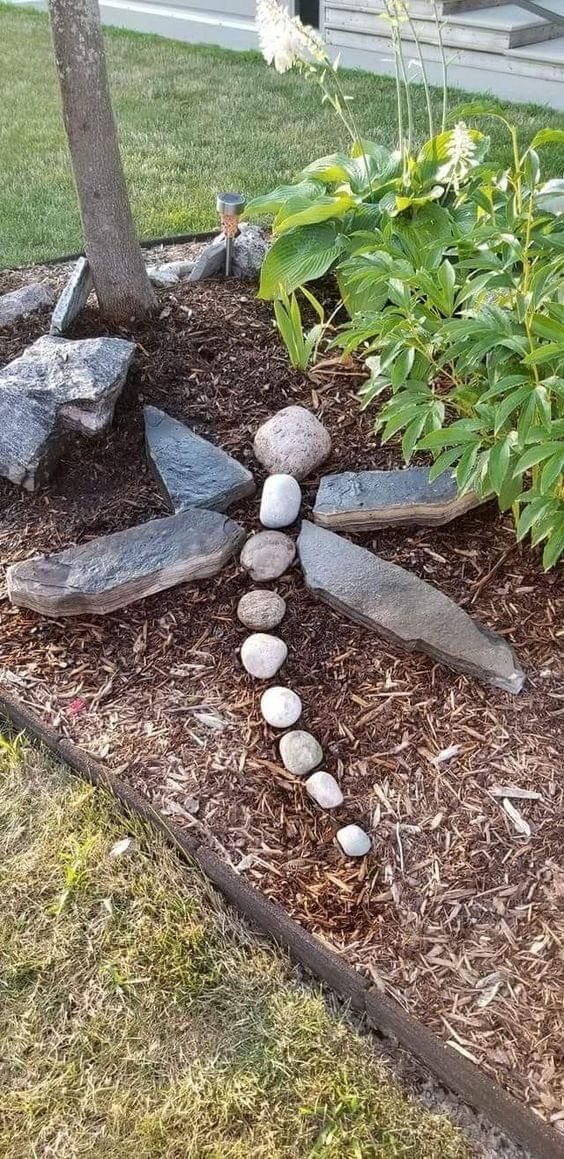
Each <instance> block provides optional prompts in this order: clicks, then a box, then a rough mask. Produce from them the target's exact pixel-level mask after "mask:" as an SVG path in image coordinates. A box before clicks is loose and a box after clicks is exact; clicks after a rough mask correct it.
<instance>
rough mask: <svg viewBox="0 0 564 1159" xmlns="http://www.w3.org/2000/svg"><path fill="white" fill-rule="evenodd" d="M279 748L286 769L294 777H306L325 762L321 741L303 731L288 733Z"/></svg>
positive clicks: (296, 730)
mask: <svg viewBox="0 0 564 1159" xmlns="http://www.w3.org/2000/svg"><path fill="white" fill-rule="evenodd" d="M279 748H280V756H281V758H282V764H283V765H284V768H285V769H287V770H288V772H289V773H292V775H293V776H294V777H306V776H307V774H308V773H311V771H312V769H315V768H316V766H317V765H320V764H321V762H322V760H323V749H322V748H321V745H320V744H319V741H317V740H316V739H315V737H314V736H312V734H311V733H310V732H305V731H304V730H303V729H299V728H298V729H294V730H293V731H292V732H287V733H286V734H285V735H284V736H283V737H282V739H281V741H280V745H279Z"/></svg>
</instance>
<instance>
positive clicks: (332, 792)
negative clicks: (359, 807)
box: [305, 769, 343, 832]
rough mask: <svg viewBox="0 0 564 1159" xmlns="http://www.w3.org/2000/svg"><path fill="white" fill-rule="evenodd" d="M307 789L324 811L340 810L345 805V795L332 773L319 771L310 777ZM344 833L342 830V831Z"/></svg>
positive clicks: (306, 785) (306, 784)
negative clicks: (340, 806)
mask: <svg viewBox="0 0 564 1159" xmlns="http://www.w3.org/2000/svg"><path fill="white" fill-rule="evenodd" d="M305 787H306V789H307V791H308V793H309V796H310V797H311V798H312V800H314V801H315V802H316V804H317V805H319V806H320V807H321V808H322V809H338V808H339V805H342V804H343V794H342V793H341V789H340V786H339V785H338V784H337V781H336V780H335V778H334V777H332V776H331V773H325V772H323V770H322V769H319V770H318V772H317V773H313V776H311V777H308V779H307V781H306V783H305ZM340 832H342V830H340Z"/></svg>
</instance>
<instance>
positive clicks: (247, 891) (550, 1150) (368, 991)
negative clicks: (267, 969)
mask: <svg viewBox="0 0 564 1159" xmlns="http://www.w3.org/2000/svg"><path fill="white" fill-rule="evenodd" d="M0 713H2V714H3V715H5V716H6V717H7V719H8V721H9V722H10V723H11V724H12V726H13V727H15V728H16V729H18V730H24V731H25V732H27V733H30V734H31V735H32V736H33V737H34V738H35V739H36V740H39V741H40V742H41V743H42V744H43V745H44V746H45V747H46V748H47V749H48V750H49V752H50V753H52V755H53V756H54V757H55V758H56V759H58V760H61V761H63V762H65V763H66V764H68V765H69V766H70V767H71V769H72V770H73V771H74V772H75V773H76V774H77V775H78V776H79V777H82V779H83V780H86V781H89V782H90V783H91V784H93V785H95V786H97V787H102V788H105V789H108V790H109V791H110V792H111V793H112V794H113V795H114V796H115V797H116V798H117V799H118V800H119V801H120V802H121V803H122V805H124V806H126V808H127V809H129V810H130V811H131V812H132V813H134V814H136V815H137V816H139V817H141V818H142V819H143V820H144V821H146V822H148V823H149V824H150V825H152V826H153V827H154V828H155V829H157V830H158V831H159V832H160V833H161V834H162V835H163V836H164V837H165V839H166V840H167V841H168V842H169V843H170V844H171V845H173V846H174V847H175V849H176V851H177V852H178V853H179V854H180V855H181V857H182V858H183V859H184V860H192V861H194V862H195V863H196V865H197V866H198V867H199V868H200V869H201V871H202V872H203V873H204V875H205V876H206V877H207V878H208V879H209V880H210V881H211V882H212V883H213V884H214V885H215V886H216V887H217V888H218V889H219V890H220V891H221V893H222V894H223V895H224V896H225V897H226V898H227V900H228V902H229V903H230V904H231V905H232V906H233V907H234V909H236V910H237V912H238V913H239V914H240V915H241V916H243V917H244V918H246V919H247V920H250V921H251V922H252V923H253V924H254V925H255V926H256V927H258V929H259V930H260V931H261V933H263V934H265V935H266V936H267V937H269V938H270V939H271V940H273V941H275V942H277V943H278V944H279V945H281V946H283V947H284V949H285V950H287V951H288V953H289V954H290V956H291V957H292V958H293V959H294V961H297V962H299V963H300V965H301V966H303V967H304V968H305V969H306V970H307V971H308V972H309V973H310V974H313V976H314V977H315V978H317V979H319V980H320V981H322V982H323V983H324V984H325V985H327V986H329V987H330V988H331V990H334V991H336V992H337V993H338V994H339V995H340V996H341V997H342V998H344V999H345V1000H347V1001H348V1002H350V1004H351V1006H352V1007H353V1009H354V1010H357V1011H359V1012H360V1013H362V1014H365V1015H366V1018H367V1020H368V1023H369V1024H370V1026H371V1027H372V1028H373V1029H375V1030H377V1031H380V1032H382V1033H384V1034H389V1035H393V1036H394V1037H395V1038H396V1039H397V1040H398V1042H400V1043H401V1045H402V1046H403V1047H405V1048H406V1049H407V1050H408V1051H409V1052H410V1053H411V1054H412V1055H414V1056H415V1057H416V1058H417V1059H418V1060H419V1062H420V1063H423V1064H424V1065H425V1066H426V1067H427V1068H428V1069H429V1070H431V1071H432V1072H433V1074H434V1075H435V1076H436V1077H437V1078H438V1079H439V1081H440V1082H442V1083H443V1084H444V1085H445V1086H446V1087H448V1088H449V1089H450V1090H452V1091H455V1092H456V1094H457V1095H459V1096H460V1097H461V1098H462V1099H463V1100H464V1101H465V1102H467V1103H469V1104H470V1105H471V1106H472V1107H474V1108H476V1109H477V1110H479V1111H481V1112H483V1113H484V1114H485V1115H486V1116H487V1117H488V1118H489V1119H490V1120H491V1122H492V1123H494V1124H495V1125H496V1126H497V1127H499V1128H500V1129H501V1130H502V1131H504V1132H505V1133H506V1134H507V1135H509V1136H510V1138H512V1139H514V1140H515V1141H516V1142H518V1143H520V1144H521V1145H523V1146H524V1147H526V1148H527V1149H528V1150H529V1151H530V1152H531V1154H532V1155H533V1156H536V1157H538V1159H564V1138H561V1137H560V1136H559V1135H558V1134H557V1133H556V1131H554V1130H553V1128H552V1127H550V1126H549V1124H547V1123H545V1122H543V1120H542V1119H540V1118H538V1117H537V1116H536V1115H535V1114H534V1113H533V1112H532V1111H530V1110H529V1109H528V1108H527V1107H524V1106H523V1105H522V1104H521V1103H520V1102H519V1101H518V1100H517V1099H515V1098H514V1097H513V1096H512V1095H509V1094H507V1092H506V1091H504V1090H503V1088H502V1087H501V1086H499V1084H497V1083H494V1082H492V1081H491V1080H490V1079H489V1078H487V1077H486V1076H485V1075H483V1074H482V1072H481V1071H480V1069H479V1067H477V1066H476V1065H475V1064H474V1063H471V1062H469V1061H467V1060H466V1059H465V1058H463V1057H462V1056H461V1055H459V1054H457V1052H456V1051H454V1050H452V1049H449V1048H448V1047H447V1046H446V1045H445V1043H444V1042H443V1041H442V1040H441V1039H440V1038H439V1037H438V1035H436V1034H435V1033H434V1031H432V1030H429V1029H428V1028H427V1027H426V1026H424V1025H423V1024H422V1023H420V1022H418V1021H417V1019H415V1018H414V1017H413V1016H412V1015H410V1014H407V1013H406V1012H405V1011H404V1010H403V1009H402V1008H401V1006H400V1005H399V1004H398V1003H397V1002H395V1001H393V1000H392V999H390V998H388V997H386V996H385V995H383V994H382V993H381V992H380V991H379V990H377V989H376V988H375V987H374V986H371V985H370V983H369V982H368V980H367V979H365V978H363V977H362V975H360V974H358V973H357V972H356V971H355V970H353V969H352V967H351V966H349V965H347V963H346V962H344V961H343V960H342V958H340V957H339V955H338V954H337V953H336V952H335V951H334V950H331V949H329V947H327V946H326V945H324V943H323V942H321V941H320V940H319V939H318V938H316V937H314V936H313V935H311V934H309V933H308V932H307V931H306V930H304V929H303V928H302V927H301V926H300V925H298V923H297V922H295V921H294V920H293V918H291V917H289V915H288V914H287V913H286V911H285V910H284V909H283V907H282V906H281V905H279V904H278V903H277V902H274V901H271V900H270V899H269V898H267V897H266V896H265V895H264V894H263V893H261V892H260V890H257V889H255V887H254V886H252V885H249V884H248V882H246V881H245V880H244V879H243V878H242V877H241V876H240V875H239V874H238V873H236V872H235V870H234V869H232V868H231V866H230V865H228V864H227V863H226V862H224V861H222V860H221V859H220V858H219V857H218V856H217V855H216V854H215V853H214V852H213V851H212V849H211V848H210V847H209V846H206V845H204V844H202V842H201V841H199V840H198V839H196V838H195V837H193V836H192V835H190V834H189V833H186V832H185V831H184V830H182V829H180V828H179V826H177V825H176V824H175V823H174V822H173V821H169V820H168V819H167V818H166V817H165V816H164V815H163V814H162V813H160V812H159V811H158V810H157V809H154V808H153V807H152V806H151V805H150V804H149V802H148V801H145V800H144V799H143V798H142V797H141V796H140V794H139V793H137V792H136V790H135V789H132V788H130V786H129V785H127V784H126V783H125V782H123V781H122V780H120V778H119V777H117V776H116V775H115V774H114V773H112V772H110V770H109V769H106V768H105V767H104V766H103V765H102V764H100V762H99V761H97V760H96V759H95V758H94V757H92V756H90V754H89V753H87V752H85V750H84V749H81V748H79V747H78V746H77V745H75V744H74V743H73V742H72V741H70V740H67V739H66V738H65V737H64V736H62V734H61V733H59V732H58V731H57V729H55V728H53V727H52V726H50V725H48V724H45V723H44V722H43V721H42V720H41V718H40V717H39V716H38V715H37V714H36V713H35V712H33V711H32V710H31V709H29V708H27V706H26V705H25V704H23V702H22V701H21V700H20V699H19V698H18V697H15V696H12V695H11V694H10V693H6V692H5V691H4V690H3V689H0Z"/></svg>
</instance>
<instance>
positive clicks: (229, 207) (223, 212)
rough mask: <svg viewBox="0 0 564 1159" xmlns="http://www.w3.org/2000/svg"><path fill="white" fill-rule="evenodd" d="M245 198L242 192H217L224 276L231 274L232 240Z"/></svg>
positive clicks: (236, 231)
mask: <svg viewBox="0 0 564 1159" xmlns="http://www.w3.org/2000/svg"><path fill="white" fill-rule="evenodd" d="M246 203H247V202H246V198H245V197H244V196H243V194H242V193H218V195H217V202H216V205H217V212H218V213H219V216H220V218H221V228H222V230H223V234H224V237H225V277H226V278H228V277H229V275H230V274H231V263H232V260H233V242H234V241H235V238H236V237H237V234H238V233H239V218H240V216H241V214H242V212H243V210H244V208H245V205H246Z"/></svg>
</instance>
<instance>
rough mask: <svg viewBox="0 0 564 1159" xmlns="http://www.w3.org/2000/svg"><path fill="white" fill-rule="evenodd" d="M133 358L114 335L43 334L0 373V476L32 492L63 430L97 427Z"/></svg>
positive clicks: (106, 419) (107, 419)
mask: <svg viewBox="0 0 564 1159" xmlns="http://www.w3.org/2000/svg"><path fill="white" fill-rule="evenodd" d="M134 353H135V343H133V342H125V341H124V340H123V339H121V338H84V339H80V340H79V341H76V342H72V341H69V340H68V339H66V338H56V337H54V336H51V335H44V336H43V337H42V338H38V340H37V342H34V343H33V346H30V347H28V349H27V350H26V351H24V353H23V354H22V355H21V356H20V358H16V359H14V361H13V362H9V363H8V365H7V366H5V367H4V368H3V370H0V475H4V476H5V477H6V478H7V479H11V481H12V483H19V484H22V485H23V486H24V487H27V489H28V490H30V491H33V490H34V488H35V487H36V486H37V485H38V483H40V482H41V481H42V480H43V479H45V478H46V477H47V475H48V473H49V470H50V469H51V468H52V466H53V464H54V462H55V460H56V458H57V456H58V453H59V451H60V448H61V445H62V440H61V435H62V433H63V432H64V431H78V432H79V433H80V434H84V435H97V434H99V433H100V432H101V431H103V430H105V428H106V427H107V426H109V424H110V423H111V421H112V418H113V413H114V407H115V404H116V401H117V398H118V396H119V394H120V392H121V390H122V387H123V385H124V383H125V380H126V377H127V372H128V370H129V366H130V364H131V360H132V358H133V355H134Z"/></svg>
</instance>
